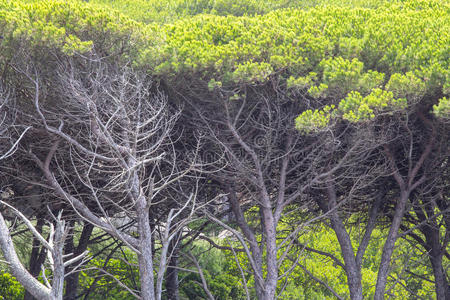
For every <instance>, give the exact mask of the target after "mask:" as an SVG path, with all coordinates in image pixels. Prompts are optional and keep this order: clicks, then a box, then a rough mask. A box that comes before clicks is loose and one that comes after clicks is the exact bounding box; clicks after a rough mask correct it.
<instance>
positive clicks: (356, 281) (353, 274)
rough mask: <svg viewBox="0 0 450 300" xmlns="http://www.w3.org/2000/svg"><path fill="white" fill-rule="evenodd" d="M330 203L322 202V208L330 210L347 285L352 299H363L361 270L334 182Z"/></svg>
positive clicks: (328, 190)
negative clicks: (339, 205) (344, 222)
mask: <svg viewBox="0 0 450 300" xmlns="http://www.w3.org/2000/svg"><path fill="white" fill-rule="evenodd" d="M327 193H328V201H329V202H328V205H327V204H325V203H323V202H321V203H319V206H320V208H321V209H322V211H323V212H329V219H330V222H331V228H332V229H333V230H334V232H335V234H336V237H337V239H338V242H339V246H340V248H341V253H342V257H343V258H344V265H345V273H346V275H347V285H348V289H349V292H350V299H352V300H362V299H363V291H362V284H361V270H360V268H359V266H358V264H357V262H356V256H355V252H354V250H353V246H352V242H351V239H350V236H349V235H348V232H347V230H346V228H345V226H344V224H343V223H342V220H341V218H340V217H339V215H338V212H337V209H336V206H337V199H336V191H335V189H334V186H333V185H332V184H329V186H328V188H327Z"/></svg>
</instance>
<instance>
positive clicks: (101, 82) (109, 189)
mask: <svg viewBox="0 0 450 300" xmlns="http://www.w3.org/2000/svg"><path fill="white" fill-rule="evenodd" d="M14 69H15V71H16V73H17V74H18V75H20V76H22V77H23V78H24V79H26V80H27V82H28V83H27V84H28V86H26V88H27V92H26V93H24V95H23V97H24V98H25V99H27V100H32V103H33V107H34V113H33V118H29V119H27V120H24V119H22V121H23V123H25V124H29V123H31V124H30V125H31V126H33V127H34V129H35V130H36V131H38V132H39V134H40V137H41V139H42V140H43V141H45V142H42V143H41V142H39V141H37V142H36V141H35V143H33V144H31V143H30V144H26V143H24V145H23V147H22V152H23V153H28V155H29V157H30V158H31V159H32V160H33V161H34V163H35V164H36V166H37V167H38V168H39V169H40V170H41V172H42V174H43V176H44V179H45V180H44V181H43V182H42V183H43V184H44V185H47V186H48V187H49V188H50V189H51V190H52V192H53V194H54V195H56V196H57V197H59V199H60V200H61V201H62V202H63V203H64V204H65V205H69V206H70V207H71V208H72V209H73V210H74V211H75V212H76V213H77V214H78V215H79V217H80V218H82V219H83V220H84V221H86V222H89V223H91V224H92V225H94V226H96V227H98V228H100V229H102V230H104V231H105V232H107V233H108V234H110V235H111V236H113V237H114V238H116V239H118V240H120V241H122V242H123V243H124V244H125V245H127V246H128V247H129V248H130V249H131V250H133V251H134V252H135V253H136V254H137V256H138V260H139V272H140V282H141V286H140V293H136V292H133V291H132V290H130V289H128V291H129V292H130V293H131V294H133V295H134V296H136V297H140V298H141V299H161V296H162V283H163V278H164V276H163V275H164V273H165V271H166V269H167V265H168V260H169V259H170V257H168V249H169V245H170V244H171V241H172V240H173V238H174V236H176V234H177V233H178V232H179V231H180V230H181V229H182V228H183V227H184V226H185V225H186V224H187V223H188V222H189V221H190V219H191V218H192V217H193V216H194V212H195V211H196V209H197V204H196V190H195V185H191V187H192V188H191V189H190V191H189V193H185V192H183V193H181V194H180V196H179V198H178V202H175V203H173V202H171V203H169V200H167V197H166V195H164V193H165V191H166V190H167V189H169V188H173V186H174V185H175V184H176V183H177V182H178V181H179V180H180V179H182V178H183V177H185V176H187V174H189V176H190V178H195V175H194V174H193V173H191V170H192V166H193V164H192V163H191V164H189V163H188V162H187V159H186V157H188V155H186V156H183V157H181V156H180V153H179V152H177V151H176V149H175V148H174V140H173V139H174V132H173V126H174V124H175V123H176V121H177V119H178V116H179V113H180V110H179V109H176V108H172V107H170V106H169V103H168V101H167V97H166V96H165V95H164V94H162V93H161V92H160V91H159V90H158V89H157V87H156V86H155V85H153V86H152V81H151V79H150V78H149V77H148V76H146V75H145V74H143V73H140V72H138V71H135V70H132V69H131V68H130V67H126V66H119V65H118V64H116V63H114V62H111V61H108V60H106V59H100V58H99V57H95V56H94V55H93V56H92V57H90V58H81V57H75V58H67V57H65V58H61V59H60V60H57V61H55V62H54V69H53V70H51V71H48V70H47V71H46V72H42V71H41V69H39V68H37V67H33V62H31V61H29V62H28V63H27V64H26V66H25V67H22V65H21V64H17V65H16V66H15V67H14ZM38 69H39V70H38ZM49 72H50V73H49ZM23 100H24V99H23ZM22 113H23V116H25V113H24V112H23V111H22ZM27 122H28V123H27ZM37 145H39V146H37ZM189 157H193V160H195V153H194V154H193V156H189ZM182 161H183V162H185V163H184V164H182V163H181V162H182ZM181 166H188V167H186V168H182V167H181ZM158 207H168V209H166V210H165V211H166V212H167V213H166V215H165V216H158V219H159V220H160V223H158V224H151V223H150V222H151V220H152V219H155V216H152V215H151V212H153V211H154V212H157V211H164V210H158ZM119 216H120V217H121V218H127V219H134V220H136V221H137V222H136V224H137V225H136V227H135V228H134V229H132V230H131V231H128V232H127V231H123V230H120V229H119V228H118V226H116V224H115V222H116V221H117V219H118V218H119ZM156 230H159V232H161V234H160V236H159V237H158V238H157V236H156V235H155V232H156ZM155 240H156V241H157V242H158V244H159V245H160V246H161V247H160V249H159V252H158V254H159V256H158V257H159V261H154V257H155V256H154V254H155V253H154V244H155ZM155 269H156V271H155V272H156V277H155V276H154V270H155ZM124 288H126V287H125V286H124Z"/></svg>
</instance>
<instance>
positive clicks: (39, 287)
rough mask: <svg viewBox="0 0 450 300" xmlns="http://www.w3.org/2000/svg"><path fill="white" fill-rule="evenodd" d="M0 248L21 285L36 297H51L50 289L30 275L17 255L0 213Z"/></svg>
mask: <svg viewBox="0 0 450 300" xmlns="http://www.w3.org/2000/svg"><path fill="white" fill-rule="evenodd" d="M0 249H1V250H2V252H3V256H4V257H5V260H6V261H7V262H8V263H9V267H10V270H11V273H12V274H13V275H14V277H15V278H16V279H17V280H18V281H19V282H20V284H22V285H23V287H24V288H25V289H26V290H27V291H30V293H31V294H32V295H33V296H34V297H35V298H37V299H42V300H47V299H49V300H50V299H53V298H51V297H50V292H51V291H50V289H49V288H47V287H46V286H44V285H43V284H42V283H40V282H39V281H38V280H37V279H36V278H34V277H33V276H31V274H30V273H28V271H27V270H26V269H25V267H24V266H23V265H22V263H21V262H20V260H19V257H18V256H17V253H16V251H15V249H14V244H13V242H12V240H11V235H10V232H9V230H8V226H7V225H6V222H5V220H4V219H3V215H2V214H1V213H0Z"/></svg>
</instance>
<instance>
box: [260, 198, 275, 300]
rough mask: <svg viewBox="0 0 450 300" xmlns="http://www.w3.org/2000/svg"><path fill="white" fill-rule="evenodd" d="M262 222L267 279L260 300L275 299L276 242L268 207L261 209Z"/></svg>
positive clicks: (273, 223)
mask: <svg viewBox="0 0 450 300" xmlns="http://www.w3.org/2000/svg"><path fill="white" fill-rule="evenodd" d="M261 209H262V213H263V220H264V233H265V235H266V249H267V254H266V264H267V277H266V280H265V289H264V296H263V297H262V300H273V299H275V294H276V289H277V282H278V264H277V240H276V228H275V227H276V225H275V222H274V217H273V213H272V210H271V209H270V206H269V207H264V208H261Z"/></svg>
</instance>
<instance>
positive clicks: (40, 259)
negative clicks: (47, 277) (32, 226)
mask: <svg viewBox="0 0 450 300" xmlns="http://www.w3.org/2000/svg"><path fill="white" fill-rule="evenodd" d="M43 226H44V219H42V218H39V217H38V220H37V223H36V230H37V231H38V232H39V233H42V227H43ZM46 254H47V249H45V247H41V246H40V243H39V240H38V239H37V238H36V237H33V246H32V250H31V255H30V262H29V272H30V274H31V275H32V276H33V277H34V278H36V277H38V276H39V273H40V272H41V265H42V264H43V263H44V261H45V256H46ZM23 299H24V300H34V299H36V298H34V297H33V295H32V294H31V293H30V292H29V291H25V295H24V297H23Z"/></svg>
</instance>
